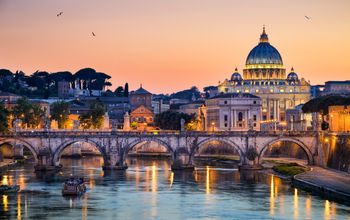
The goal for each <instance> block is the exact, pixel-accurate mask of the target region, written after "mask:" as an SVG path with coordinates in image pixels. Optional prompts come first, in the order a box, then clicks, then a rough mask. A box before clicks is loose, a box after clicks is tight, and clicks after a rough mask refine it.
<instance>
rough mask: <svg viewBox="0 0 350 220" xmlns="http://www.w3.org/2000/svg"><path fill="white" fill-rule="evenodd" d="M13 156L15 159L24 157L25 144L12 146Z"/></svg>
mask: <svg viewBox="0 0 350 220" xmlns="http://www.w3.org/2000/svg"><path fill="white" fill-rule="evenodd" d="M12 157H13V158H15V159H23V158H24V157H23V146H22V145H15V146H14V147H13V148H12Z"/></svg>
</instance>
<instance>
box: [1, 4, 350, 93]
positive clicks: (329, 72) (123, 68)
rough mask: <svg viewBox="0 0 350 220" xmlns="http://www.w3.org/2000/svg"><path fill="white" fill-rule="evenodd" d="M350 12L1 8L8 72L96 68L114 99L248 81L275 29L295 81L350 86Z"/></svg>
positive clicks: (316, 7)
mask: <svg viewBox="0 0 350 220" xmlns="http://www.w3.org/2000/svg"><path fill="white" fill-rule="evenodd" d="M60 11H63V12H64V13H63V15H62V16H61V17H59V18H57V17H56V14H57V13H58V12H60ZM349 11H350V1H349V0H339V1H337V0H329V1H325V0H293V1H287V0H264V1H262V0H249V1H242V0H237V1H236V0H176V1H174V0H103V1H97V0H30V1H29V0H0V68H6V69H10V70H11V71H15V70H17V69H19V70H23V71H24V72H25V73H27V74H31V73H32V72H34V71H36V70H46V71H49V72H56V71H63V70H68V71H71V72H73V73H74V72H76V71H77V70H79V69H81V68H84V67H92V68H95V69H96V70H97V71H99V72H104V73H106V74H109V75H111V76H112V79H111V82H112V84H113V87H112V88H113V89H114V88H115V87H116V86H118V85H124V83H125V82H128V83H129V86H130V88H131V90H132V89H137V87H139V85H140V83H142V84H143V87H144V88H145V89H147V90H149V91H150V92H153V93H171V92H174V91H178V90H183V89H187V88H189V87H191V86H193V85H196V86H198V87H199V88H202V87H204V86H208V85H217V83H218V81H223V80H224V79H225V78H229V77H230V75H231V74H232V72H233V70H234V68H235V67H238V69H239V72H240V73H242V69H243V68H244V65H245V59H246V57H247V55H248V53H249V51H250V50H251V49H252V48H253V47H254V46H255V45H257V43H258V39H259V36H260V33H261V31H262V26H263V24H265V25H266V31H267V34H268V35H269V39H270V43H271V44H272V45H273V46H275V47H276V48H277V49H278V50H279V52H280V53H281V55H282V59H283V62H284V66H285V68H286V69H287V71H289V70H290V68H291V67H292V66H293V67H294V69H295V72H297V73H298V74H299V77H300V78H301V77H304V78H306V79H307V80H310V81H311V83H312V84H320V83H323V82H324V81H328V80H346V79H347V80H349V79H350V13H349ZM305 15H307V16H309V17H311V20H307V19H306V18H305V17H304V16H305ZM92 31H93V32H94V33H95V34H96V37H95V38H94V37H92V35H91V32H92Z"/></svg>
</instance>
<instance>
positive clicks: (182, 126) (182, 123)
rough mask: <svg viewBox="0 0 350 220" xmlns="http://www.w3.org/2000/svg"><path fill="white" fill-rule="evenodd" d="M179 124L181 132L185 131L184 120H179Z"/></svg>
mask: <svg viewBox="0 0 350 220" xmlns="http://www.w3.org/2000/svg"><path fill="white" fill-rule="evenodd" d="M180 124H181V131H185V119H183V118H181V120H180Z"/></svg>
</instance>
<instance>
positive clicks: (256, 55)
mask: <svg viewBox="0 0 350 220" xmlns="http://www.w3.org/2000/svg"><path fill="white" fill-rule="evenodd" d="M218 91H219V92H220V93H250V94H253V95H256V96H258V97H260V98H261V104H262V125H261V126H262V127H261V129H262V130H272V129H284V128H285V126H286V115H285V114H286V110H287V109H294V108H295V107H296V106H297V105H300V104H304V103H306V102H307V101H309V100H310V99H311V91H310V84H309V83H308V82H306V80H305V79H303V78H302V79H299V77H298V75H297V73H295V72H294V69H293V68H292V69H291V72H290V73H289V74H288V75H287V77H286V70H285V69H284V68H283V61H282V57H281V55H280V53H279V52H278V50H277V49H276V48H275V47H273V46H272V45H271V44H270V43H269V39H268V37H267V34H266V32H265V28H264V29H263V32H262V34H261V36H260V42H259V44H258V45H257V46H256V47H254V48H253V49H252V50H251V51H250V53H249V55H248V57H247V60H246V68H245V69H244V70H243V77H242V76H241V74H240V73H238V70H237V68H236V69H235V72H234V73H233V74H232V76H231V79H230V80H228V79H226V80H225V81H224V82H219V86H218ZM281 122H283V123H281Z"/></svg>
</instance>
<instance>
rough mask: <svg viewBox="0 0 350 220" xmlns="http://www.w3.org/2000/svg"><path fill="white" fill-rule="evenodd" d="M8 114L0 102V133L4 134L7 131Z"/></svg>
mask: <svg viewBox="0 0 350 220" xmlns="http://www.w3.org/2000/svg"><path fill="white" fill-rule="evenodd" d="M9 115H10V112H9V111H8V110H7V109H6V108H5V105H4V104H3V103H2V102H0V132H6V131H8V129H9V124H8V121H9V118H8V116H9Z"/></svg>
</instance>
